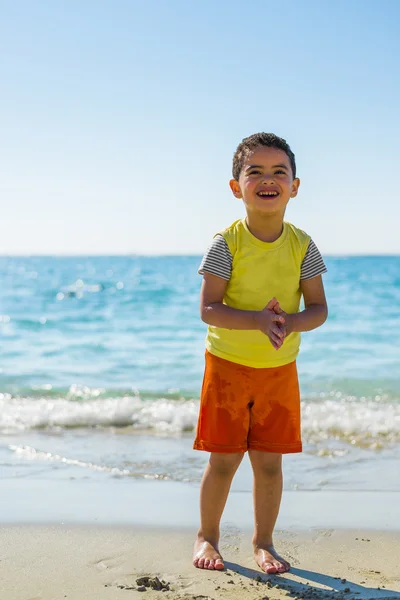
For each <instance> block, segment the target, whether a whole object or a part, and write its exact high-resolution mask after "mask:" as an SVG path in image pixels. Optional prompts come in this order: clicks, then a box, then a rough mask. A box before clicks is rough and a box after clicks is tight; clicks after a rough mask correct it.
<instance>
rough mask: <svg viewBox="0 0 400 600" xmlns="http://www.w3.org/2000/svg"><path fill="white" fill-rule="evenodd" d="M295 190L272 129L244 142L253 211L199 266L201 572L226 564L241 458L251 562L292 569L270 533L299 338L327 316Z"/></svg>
mask: <svg viewBox="0 0 400 600" xmlns="http://www.w3.org/2000/svg"><path fill="white" fill-rule="evenodd" d="M299 185H300V180H299V179H298V178H297V177H296V163H295V157H294V154H293V152H292V151H291V149H290V147H289V146H288V144H287V143H286V141H285V140H283V139H282V138H279V137H277V136H276V135H273V134H270V133H257V134H254V135H252V136H250V137H248V138H245V139H244V140H243V141H242V142H241V143H240V144H239V146H238V148H237V150H236V153H235V155H234V158H233V179H232V180H231V181H230V187H231V190H232V192H233V195H234V196H235V197H236V198H241V199H242V200H243V202H244V205H245V209H246V214H247V216H246V218H245V219H242V220H239V221H235V222H234V223H233V224H232V225H231V226H230V227H228V228H227V229H225V230H224V231H222V232H220V233H218V234H216V236H215V237H214V240H213V242H212V244H211V246H210V247H209V249H208V251H207V252H206V254H205V256H204V258H203V261H202V263H201V265H200V268H199V273H200V274H202V275H203V283H202V288H201V296H200V311H201V318H202V320H203V321H204V322H206V323H207V324H208V325H209V327H208V334H207V339H206V367H205V374H204V380H203V387H202V394H201V402H200V414H199V420H198V425H197V434H196V440H195V442H194V448H195V449H197V450H206V451H208V452H211V455H210V461H209V463H208V465H207V467H206V470H205V472H204V475H203V479H202V483H201V491H200V519H201V524H200V529H199V532H198V536H197V540H196V543H195V547H194V556H193V564H194V565H195V566H196V567H198V568H200V569H218V570H222V569H224V563H223V559H222V557H221V555H220V553H219V550H218V541H219V524H220V520H221V516H222V512H223V509H224V507H225V503H226V499H227V496H228V492H229V489H230V485H231V481H232V478H233V476H234V474H235V472H236V470H237V468H238V466H239V464H240V462H241V460H242V458H243V455H244V453H245V452H246V451H248V453H249V458H250V462H251V465H252V469H253V474H254V487H253V496H254V512H255V530H254V536H253V545H254V555H255V560H256V562H257V564H258V565H259V567H260V568H261V569H262V570H263V571H265V572H266V573H283V572H285V571H288V570H289V568H290V564H289V563H288V562H287V561H286V560H285V559H284V558H282V557H281V556H279V554H278V553H277V552H276V550H275V548H274V546H273V540H272V534H273V530H274V526H275V521H276V519H277V516H278V511H279V506H280V501H281V496H282V468H281V464H282V454H287V453H290V452H301V450H302V444H301V438H300V396H299V385H298V379H297V370H296V356H297V354H298V351H299V345H300V332H301V331H310V330H311V329H315V328H316V327H319V326H320V325H322V324H323V323H324V321H325V320H326V318H327V312H328V311H327V304H326V299H325V293H324V287H323V283H322V277H321V274H322V273H324V272H326V267H325V265H324V262H323V260H322V258H321V255H320V253H319V251H318V249H317V248H316V246H315V244H314V243H313V241H312V240H311V239H310V237H309V236H308V235H307V234H306V233H305V232H304V231H301V230H300V229H297V228H296V227H294V226H293V225H291V224H290V223H287V222H285V221H284V215H285V210H286V206H287V204H288V202H289V199H290V198H294V197H295V196H296V195H297V192H298V189H299ZM302 295H303V297H304V305H305V309H304V310H303V311H301V312H299V305H300V298H301V296H302Z"/></svg>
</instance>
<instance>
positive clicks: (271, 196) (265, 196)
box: [257, 191, 279, 198]
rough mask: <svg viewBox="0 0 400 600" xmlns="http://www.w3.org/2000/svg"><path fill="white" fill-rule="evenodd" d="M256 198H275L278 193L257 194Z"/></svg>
mask: <svg viewBox="0 0 400 600" xmlns="http://www.w3.org/2000/svg"><path fill="white" fill-rule="evenodd" d="M257 196H260V198H276V197H277V196H279V192H276V191H271V192H257Z"/></svg>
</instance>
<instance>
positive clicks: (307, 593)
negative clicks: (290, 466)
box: [0, 525, 400, 600]
mask: <svg viewBox="0 0 400 600" xmlns="http://www.w3.org/2000/svg"><path fill="white" fill-rule="evenodd" d="M0 536H1V548H2V551H1V562H0V582H1V591H2V594H1V597H2V598H4V599H6V600H59V599H60V600H61V599H63V598H67V599H68V600H103V599H104V600H108V599H115V600H119V599H121V600H129V598H138V597H149V598H154V599H156V598H159V597H163V598H170V599H175V598H176V599H185V600H200V599H202V600H206V599H210V600H211V599H213V600H214V599H215V600H217V599H224V598H232V599H233V600H235V599H238V600H239V599H241V598H249V599H252V600H262V599H263V600H265V599H267V598H269V599H271V600H274V599H278V598H285V597H287V598H296V599H301V598H321V599H326V600H328V599H334V598H335V599H336V598H343V599H344V598H346V599H348V600H353V599H354V600H355V599H358V598H370V599H372V598H380V599H383V598H400V572H399V568H398V556H399V550H398V548H399V543H400V534H399V533H396V534H390V533H388V532H379V531H369V532H368V531H367V530H360V531H340V530H334V529H315V530H313V531H307V532H295V531H279V532H277V535H276V545H277V547H278V548H279V550H280V551H281V552H282V553H283V554H284V556H286V557H287V558H289V560H290V561H291V563H292V571H291V572H290V573H287V574H284V575H279V576H274V575H266V574H263V573H262V572H261V571H259V570H258V568H257V567H256V565H255V563H254V561H253V558H252V554H251V544H250V535H249V533H242V532H241V531H240V530H239V529H237V528H235V527H233V526H231V527H224V528H223V532H222V539H221V551H222V552H223V555H224V557H225V560H226V566H227V569H226V570H225V571H224V572H217V571H201V570H199V569H195V568H194V567H192V565H191V562H190V555H191V549H192V543H193V532H191V531H188V530H182V531H177V530H176V529H175V530H171V529H159V530H154V529H143V528H140V527H134V528H133V527H126V528H121V527H112V528H111V527H104V526H103V527H91V526H72V527H71V526H68V527H67V526H61V525H58V526H55V525H53V526H28V525H24V526H4V527H2V528H1V530H0ZM143 595H144V596H143Z"/></svg>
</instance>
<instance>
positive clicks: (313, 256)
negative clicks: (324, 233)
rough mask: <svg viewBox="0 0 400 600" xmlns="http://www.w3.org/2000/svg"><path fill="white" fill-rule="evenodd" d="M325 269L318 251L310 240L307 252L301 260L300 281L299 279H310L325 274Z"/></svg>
mask: <svg viewBox="0 0 400 600" xmlns="http://www.w3.org/2000/svg"><path fill="white" fill-rule="evenodd" d="M327 270H328V269H327V268H326V266H325V263H324V261H323V259H322V256H321V254H320V251H319V250H318V248H317V246H316V245H315V244H314V242H313V241H312V240H310V243H309V244H308V248H307V252H306V254H305V256H304V258H303V262H302V264H301V272H300V280H301V279H312V278H313V277H317V275H322V273H326V272H327Z"/></svg>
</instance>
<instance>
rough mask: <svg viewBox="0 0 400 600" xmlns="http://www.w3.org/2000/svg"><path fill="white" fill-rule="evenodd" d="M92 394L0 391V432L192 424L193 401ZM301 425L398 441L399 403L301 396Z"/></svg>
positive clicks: (310, 434)
mask: <svg viewBox="0 0 400 600" xmlns="http://www.w3.org/2000/svg"><path fill="white" fill-rule="evenodd" d="M96 395H97V394H90V393H89V392H87V393H86V394H84V396H85V397H86V398H90V399H85V400H82V399H81V400H78V401H77V400H76V399H73V400H70V399H69V398H52V399H49V398H45V397H42V398H35V399H33V398H29V397H26V398H19V397H18V398H13V397H11V396H10V395H9V394H0V431H3V432H15V431H18V430H19V431H21V430H28V429H43V428H49V429H53V428H56V429H63V428H75V427H76V428H77V427H83V428H84V427H127V426H130V427H133V428H134V429H137V430H146V431H154V432H158V433H165V434H179V433H182V432H184V431H192V430H193V429H194V428H195V426H196V422H197V415H198V410H199V402H198V400H186V399H181V400H171V399H168V398H159V399H157V400H149V399H146V400H143V399H142V398H141V397H140V396H138V395H132V396H128V395H127V396H123V397H111V398H97V397H96ZM78 396H79V395H78ZM74 398H75V395H74ZM302 428H303V438H304V441H310V442H318V441H324V440H327V439H341V440H346V441H347V442H349V443H351V444H355V445H357V446H364V445H366V446H368V447H376V448H379V447H381V446H382V445H386V444H387V443H392V442H395V441H400V404H399V403H390V402H382V401H381V400H377V399H373V400H372V399H370V400H367V399H356V398H352V397H350V398H349V397H347V398H343V397H341V398H338V397H336V396H335V397H328V398H323V399H321V398H319V399H317V400H303V402H302Z"/></svg>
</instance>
